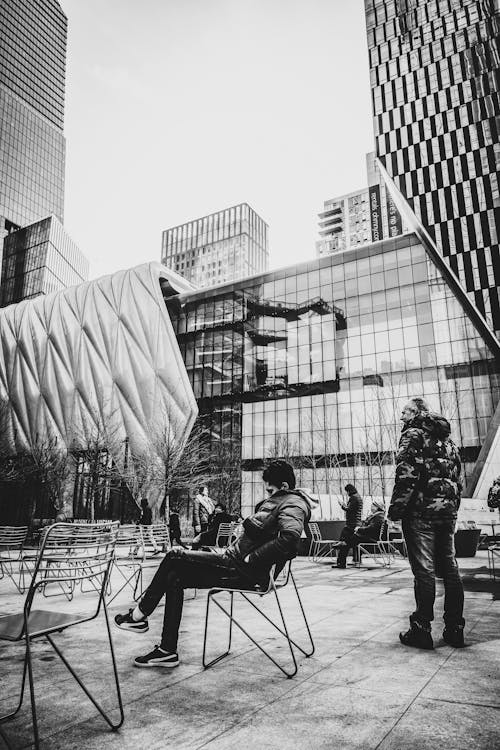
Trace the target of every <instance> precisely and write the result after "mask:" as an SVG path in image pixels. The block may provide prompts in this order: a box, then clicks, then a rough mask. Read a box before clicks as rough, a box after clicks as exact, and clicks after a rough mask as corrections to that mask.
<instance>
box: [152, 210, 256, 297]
mask: <svg viewBox="0 0 500 750" xmlns="http://www.w3.org/2000/svg"><path fill="white" fill-rule="evenodd" d="M162 263H164V265H166V266H167V267H168V268H171V269H172V270H174V271H177V272H178V273H180V274H181V275H182V276H184V277H185V278H186V279H187V280H188V281H190V282H192V283H193V284H194V285H195V286H203V287H207V286H215V285H216V284H221V283H223V282H225V281H234V280H236V279H244V278H245V277H247V276H252V275H253V274H255V273H260V272H261V271H266V270H267V268H268V267H269V247H268V226H267V224H266V222H265V221H263V220H262V219H261V218H260V216H259V215H258V214H256V213H255V211H254V210H253V209H252V208H250V206H249V205H248V204H247V203H241V204H239V205H238V206H233V207H232V208H226V209H225V210H224V211H219V212H217V213H215V214H210V216H204V217H202V218H200V219H194V220H193V221H189V222H187V223H186V224H181V225H180V226H177V227H172V228H170V229H166V230H165V231H164V232H163V236H162Z"/></svg>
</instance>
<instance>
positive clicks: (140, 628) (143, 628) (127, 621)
mask: <svg viewBox="0 0 500 750" xmlns="http://www.w3.org/2000/svg"><path fill="white" fill-rule="evenodd" d="M133 611H134V610H133V609H129V611H128V612H127V614H126V615H115V625H116V626H117V627H119V628H121V629H122V630H128V631H130V632H131V633H146V632H147V631H148V630H149V625H148V621H147V619H146V618H144V619H143V620H139V621H137V622H136V621H135V620H134V619H133V617H132V612H133Z"/></svg>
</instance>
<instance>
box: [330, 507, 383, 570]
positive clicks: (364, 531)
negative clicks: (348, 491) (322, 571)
mask: <svg viewBox="0 0 500 750" xmlns="http://www.w3.org/2000/svg"><path fill="white" fill-rule="evenodd" d="M384 518H385V505H384V502H383V500H374V501H373V502H372V506H371V508H370V515H368V516H367V517H366V518H365V520H364V521H363V523H362V524H361V526H356V528H355V529H353V531H352V532H351V533H350V534H349V533H348V532H347V533H344V532H345V530H344V531H343V532H342V536H343V542H344V544H343V545H342V546H341V547H339V552H338V556H337V565H334V566H332V567H337V568H345V567H346V563H347V553H348V552H349V550H350V548H351V547H352V549H353V557H354V559H356V558H357V556H359V559H361V555H360V554H359V552H358V550H357V546H358V544H362V543H363V542H378V540H379V537H380V529H381V528H382V524H383V523H384Z"/></svg>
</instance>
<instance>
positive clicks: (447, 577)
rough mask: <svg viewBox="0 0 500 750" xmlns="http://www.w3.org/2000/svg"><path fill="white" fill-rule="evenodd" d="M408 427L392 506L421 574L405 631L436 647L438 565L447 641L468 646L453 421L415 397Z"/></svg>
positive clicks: (420, 644)
mask: <svg viewBox="0 0 500 750" xmlns="http://www.w3.org/2000/svg"><path fill="white" fill-rule="evenodd" d="M401 421H402V422H403V429H402V430H401V438H400V441H399V448H398V453H397V454H396V478H395V481H394V489H393V492H392V499H391V504H390V507H389V518H390V519H391V520H392V521H399V520H400V519H402V527H403V534H404V538H405V541H406V546H407V548H408V559H409V561H410V565H411V569H412V572H413V576H414V578H415V585H414V589H415V603H416V608H415V611H414V612H413V613H412V614H411V615H410V629H409V630H408V631H407V632H406V633H400V634H399V639H400V641H401V643H403V644H404V645H405V646H413V647H415V648H424V649H431V648H433V647H434V644H433V640H432V634H431V622H432V620H433V619H434V600H435V597H436V569H438V570H439V574H440V577H442V578H443V583H444V623H445V627H444V631H443V638H444V640H445V642H446V643H448V644H449V645H450V646H454V647H455V648H461V647H463V646H464V624H465V620H464V618H463V608H464V589H463V584H462V580H461V578H460V573H459V570H458V565H457V561H456V559H455V545H454V536H455V524H456V519H457V512H458V508H459V506H460V499H461V491H462V483H461V481H460V470H461V463H460V455H459V452H458V448H457V447H456V445H455V443H454V442H453V441H452V440H451V439H450V424H449V422H448V420H447V419H445V418H444V417H443V416H441V415H439V414H431V413H430V411H429V407H428V406H427V404H426V402H425V401H424V400H423V399H422V398H412V399H411V400H410V401H409V402H408V403H407V404H406V406H405V407H404V409H403V412H402V414H401Z"/></svg>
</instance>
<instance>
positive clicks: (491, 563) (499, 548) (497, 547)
mask: <svg viewBox="0 0 500 750" xmlns="http://www.w3.org/2000/svg"><path fill="white" fill-rule="evenodd" d="M496 558H499V559H500V544H492V545H491V547H488V569H489V572H490V578H491V579H492V580H493V581H496V576H497V571H496V567H495V559H496Z"/></svg>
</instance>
